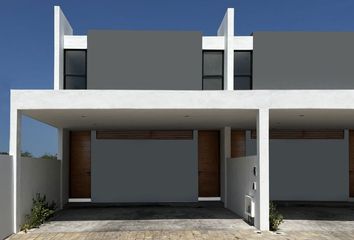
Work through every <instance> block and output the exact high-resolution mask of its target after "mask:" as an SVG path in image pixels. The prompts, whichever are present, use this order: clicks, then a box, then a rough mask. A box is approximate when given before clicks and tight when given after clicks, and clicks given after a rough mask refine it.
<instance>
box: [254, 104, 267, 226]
mask: <svg viewBox="0 0 354 240" xmlns="http://www.w3.org/2000/svg"><path fill="white" fill-rule="evenodd" d="M257 156H258V161H257V185H258V186H257V189H256V215H255V226H256V227H257V228H258V229H260V230H262V231H268V230H269V109H259V111H258V116H257Z"/></svg>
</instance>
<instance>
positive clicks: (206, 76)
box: [202, 50, 225, 91]
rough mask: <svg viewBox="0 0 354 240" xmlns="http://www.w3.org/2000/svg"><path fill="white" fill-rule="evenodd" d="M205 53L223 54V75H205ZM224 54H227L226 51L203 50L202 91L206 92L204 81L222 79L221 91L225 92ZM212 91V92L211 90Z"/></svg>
mask: <svg viewBox="0 0 354 240" xmlns="http://www.w3.org/2000/svg"><path fill="white" fill-rule="evenodd" d="M205 52H219V53H221V54H222V75H204V53H205ZM224 54H225V51H224V50H203V51H202V90H205V89H204V79H205V78H207V79H208V78H209V79H212V78H220V77H221V90H224V70H225V64H224V63H225V59H224V57H225V56H224ZM210 91H212V90H210Z"/></svg>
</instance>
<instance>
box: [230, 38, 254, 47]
mask: <svg viewBox="0 0 354 240" xmlns="http://www.w3.org/2000/svg"><path fill="white" fill-rule="evenodd" d="M233 42H234V43H233V45H234V50H253V36H237V37H236V36H235V37H234V41H233Z"/></svg>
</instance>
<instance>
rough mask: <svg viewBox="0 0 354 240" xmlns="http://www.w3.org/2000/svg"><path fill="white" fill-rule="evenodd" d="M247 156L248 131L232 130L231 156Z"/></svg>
mask: <svg viewBox="0 0 354 240" xmlns="http://www.w3.org/2000/svg"><path fill="white" fill-rule="evenodd" d="M244 156H246V131H244V130H232V131H231V157H232V158H237V157H244Z"/></svg>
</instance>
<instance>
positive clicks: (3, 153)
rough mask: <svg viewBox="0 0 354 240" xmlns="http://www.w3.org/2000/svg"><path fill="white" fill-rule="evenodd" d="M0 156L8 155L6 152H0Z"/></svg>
mask: <svg viewBox="0 0 354 240" xmlns="http://www.w3.org/2000/svg"><path fill="white" fill-rule="evenodd" d="M0 155H9V153H8V152H0Z"/></svg>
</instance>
